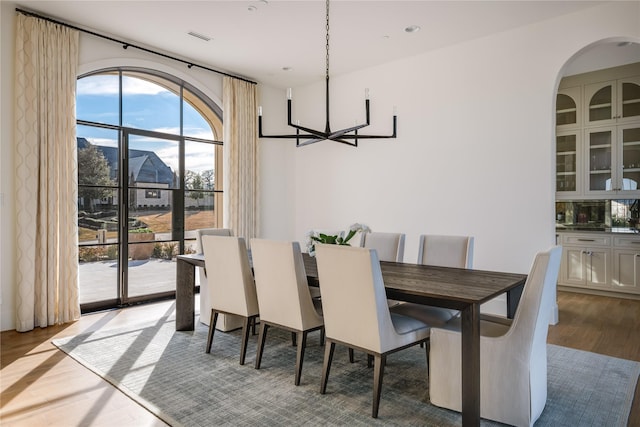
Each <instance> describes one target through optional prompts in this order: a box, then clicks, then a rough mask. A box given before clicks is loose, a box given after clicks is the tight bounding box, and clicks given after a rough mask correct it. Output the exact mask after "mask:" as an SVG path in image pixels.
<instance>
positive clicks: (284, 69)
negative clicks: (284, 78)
mask: <svg viewBox="0 0 640 427" xmlns="http://www.w3.org/2000/svg"><path fill="white" fill-rule="evenodd" d="M282 71H293V67H282Z"/></svg>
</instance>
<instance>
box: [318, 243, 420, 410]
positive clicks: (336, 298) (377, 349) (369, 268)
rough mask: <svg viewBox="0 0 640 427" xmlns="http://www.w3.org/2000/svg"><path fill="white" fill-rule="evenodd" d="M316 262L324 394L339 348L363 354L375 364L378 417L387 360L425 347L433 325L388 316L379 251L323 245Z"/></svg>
mask: <svg viewBox="0 0 640 427" xmlns="http://www.w3.org/2000/svg"><path fill="white" fill-rule="evenodd" d="M316 257H317V262H318V278H319V280H320V291H321V292H322V310H323V312H324V323H325V333H326V344H325V353H324V364H323V368H322V384H321V388H320V392H321V393H322V394H324V393H325V392H326V389H327V381H328V378H329V370H330V368H331V361H332V358H333V352H334V349H335V345H336V343H337V344H342V345H345V346H347V347H350V348H356V349H357V350H361V351H364V352H366V353H367V354H369V355H371V356H373V357H374V360H375V363H374V364H375V368H374V369H375V370H374V381H373V410H372V416H373V417H374V418H377V416H378V407H379V404H380V391H381V388H382V376H383V372H384V366H385V363H386V358H387V355H388V354H390V353H393V352H395V351H398V350H402V349H404V348H407V347H409V346H412V345H414V344H419V343H422V342H425V341H426V340H427V339H428V338H429V326H428V325H426V324H424V323H423V322H420V321H419V320H416V319H413V318H410V317H406V316H401V315H396V314H393V313H390V312H389V307H388V306H387V296H386V293H385V289H384V282H383V280H382V272H381V270H380V262H379V260H378V256H377V254H376V251H375V250H373V249H366V248H354V247H350V246H335V245H318V246H316ZM354 301H357V304H354Z"/></svg>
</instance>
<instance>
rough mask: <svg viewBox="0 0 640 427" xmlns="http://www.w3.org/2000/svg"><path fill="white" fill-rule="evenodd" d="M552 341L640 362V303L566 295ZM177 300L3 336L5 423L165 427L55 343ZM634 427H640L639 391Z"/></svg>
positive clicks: (148, 315) (156, 311) (162, 311)
mask: <svg viewBox="0 0 640 427" xmlns="http://www.w3.org/2000/svg"><path fill="white" fill-rule="evenodd" d="M558 304H559V308H560V322H559V324H558V325H555V326H551V327H550V328H549V339H548V342H550V343H552V344H558V345H563V346H566V347H573V348H578V349H582V350H587V351H592V352H595V353H601V354H606V355H609V356H614V357H620V358H624V359H630V360H635V361H639V362H640V334H639V332H638V331H640V301H639V300H624V299H619V298H609V297H602V296H593V295H585V294H578V293H571V292H559V293H558ZM174 308H175V302H174V301H165V302H161V303H156V304H148V305H143V306H138V307H134V308H127V309H124V310H113V311H108V312H102V313H96V314H91V315H86V316H83V317H82V319H81V320H80V321H78V322H75V323H73V324H69V325H63V326H57V327H49V328H46V329H37V330H34V331H32V332H28V333H17V332H15V331H7V332H2V333H1V334H0V348H1V352H0V362H1V363H0V366H1V371H0V386H1V396H0V424H1V425H2V426H3V427H10V426H11V427H13V426H20V427H22V426H28V427H32V426H45V425H46V426H65V427H68V426H115V425H117V426H119V427H128V426H136V427H139V426H164V425H165V424H164V423H163V422H162V421H160V420H159V419H158V418H156V417H155V416H153V415H152V414H151V413H149V412H147V411H146V410H145V409H143V408H142V407H141V406H139V405H138V404H137V403H135V402H134V401H132V400H130V399H129V398H128V397H126V396H125V395H124V394H122V393H121V392H119V391H118V390H117V389H115V388H114V387H113V386H111V385H110V384H109V383H107V382H106V381H104V380H102V379H100V378H99V377H98V376H97V375H95V374H93V373H92V372H90V371H89V370H87V369H86V368H84V367H82V366H81V365H80V364H78V363H77V362H75V361H74V360H73V359H71V358H70V357H67V356H66V355H64V354H63V353H62V352H61V351H59V350H57V349H56V348H55V347H54V346H53V345H52V344H51V340H52V339H54V338H57V337H64V336H69V335H75V334H78V333H81V332H89V331H94V330H96V329H99V328H102V329H106V328H108V329H111V328H118V327H122V326H123V325H125V324H127V323H131V322H134V323H135V322H137V321H140V320H142V319H153V318H158V317H160V316H163V315H167V314H168V313H170V312H171V311H173V310H174ZM629 426H632V427H635V426H640V387H638V386H636V395H635V398H634V402H633V407H632V411H631V416H630V417H629Z"/></svg>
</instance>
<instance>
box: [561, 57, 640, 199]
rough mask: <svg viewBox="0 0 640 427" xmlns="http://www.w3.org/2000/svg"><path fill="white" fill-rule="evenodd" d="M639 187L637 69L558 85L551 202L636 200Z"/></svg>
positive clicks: (597, 74)
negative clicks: (579, 199) (578, 199)
mask: <svg viewBox="0 0 640 427" xmlns="http://www.w3.org/2000/svg"><path fill="white" fill-rule="evenodd" d="M634 73H635V75H633V74H634ZM629 74H631V75H629ZM618 77H619V78H618ZM565 80H566V81H565ZM639 185H640V63H638V64H631V65H630V66H624V67H617V68H615V69H610V70H605V71H599V72H595V73H588V74H586V75H580V76H572V77H570V78H567V79H563V82H562V83H561V87H560V89H559V90H558V95H557V99H556V198H557V199H565V200H566V199H575V198H602V197H606V198H621V197H622V198H638V197H640V188H639Z"/></svg>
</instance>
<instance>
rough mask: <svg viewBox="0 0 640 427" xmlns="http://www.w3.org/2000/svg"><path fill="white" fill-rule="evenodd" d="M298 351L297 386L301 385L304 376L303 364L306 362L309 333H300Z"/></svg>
mask: <svg viewBox="0 0 640 427" xmlns="http://www.w3.org/2000/svg"><path fill="white" fill-rule="evenodd" d="M297 335H298V351H297V352H296V379H295V385H300V377H301V376H302V362H303V360H304V349H305V347H306V346H307V332H306V331H304V332H302V331H301V332H298V334H297Z"/></svg>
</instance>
